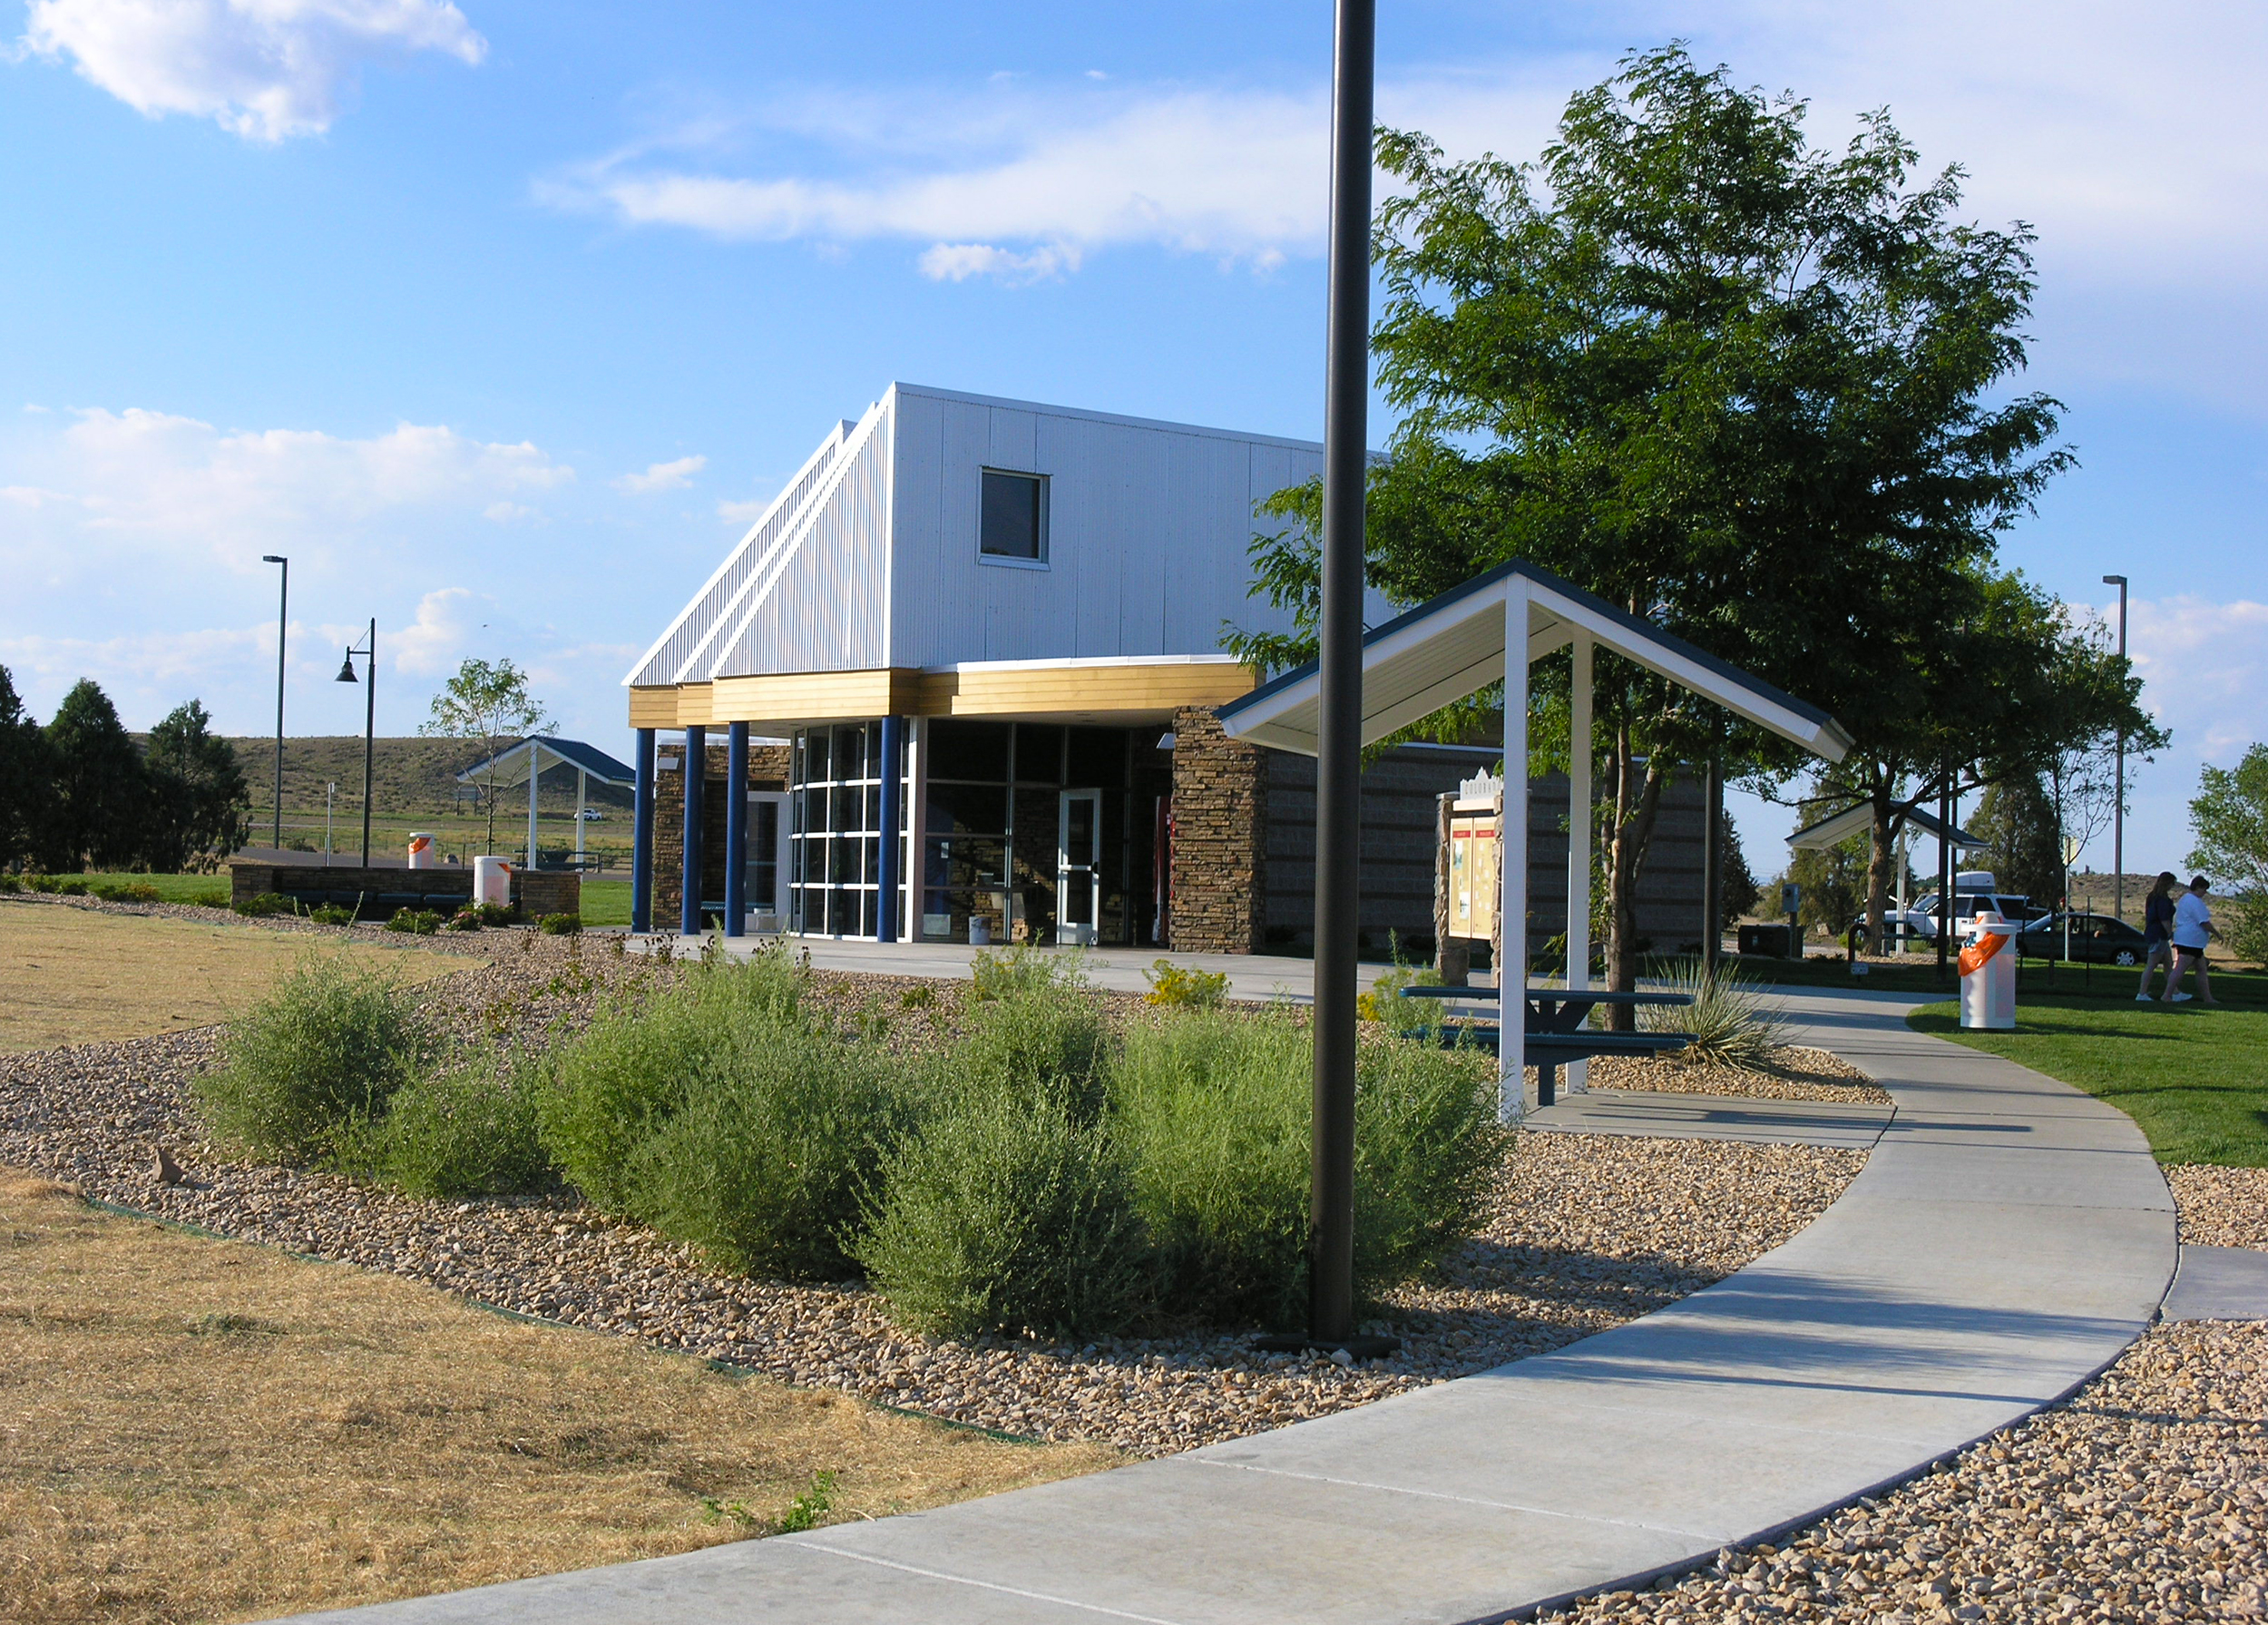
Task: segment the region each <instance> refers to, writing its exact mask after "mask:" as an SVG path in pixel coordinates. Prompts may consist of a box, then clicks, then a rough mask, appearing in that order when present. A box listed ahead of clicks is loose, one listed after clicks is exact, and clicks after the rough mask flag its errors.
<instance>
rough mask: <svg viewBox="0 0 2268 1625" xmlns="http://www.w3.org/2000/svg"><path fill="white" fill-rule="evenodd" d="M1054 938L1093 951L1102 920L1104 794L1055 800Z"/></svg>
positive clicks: (1070, 794) (1074, 793)
mask: <svg viewBox="0 0 2268 1625" xmlns="http://www.w3.org/2000/svg"><path fill="white" fill-rule="evenodd" d="M1055 909H1056V920H1055V940H1056V941H1058V942H1060V943H1062V944H1063V945H1066V946H1069V947H1081V948H1085V947H1092V946H1093V945H1095V943H1096V941H1097V940H1098V938H1097V928H1098V926H1099V925H1100V921H1101V918H1102V792H1101V791H1100V790H1065V791H1064V792H1063V793H1062V794H1061V796H1059V797H1057V798H1056V814H1055Z"/></svg>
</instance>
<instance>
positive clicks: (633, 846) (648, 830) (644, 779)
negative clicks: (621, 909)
mask: <svg viewBox="0 0 2268 1625" xmlns="http://www.w3.org/2000/svg"><path fill="white" fill-rule="evenodd" d="M653 759H654V730H653V729H650V728H641V729H639V730H638V784H637V788H635V789H633V790H632V791H631V815H630V817H631V823H630V928H631V930H632V931H636V932H640V933H643V932H648V931H651V930H652V929H653V790H654V785H653Z"/></svg>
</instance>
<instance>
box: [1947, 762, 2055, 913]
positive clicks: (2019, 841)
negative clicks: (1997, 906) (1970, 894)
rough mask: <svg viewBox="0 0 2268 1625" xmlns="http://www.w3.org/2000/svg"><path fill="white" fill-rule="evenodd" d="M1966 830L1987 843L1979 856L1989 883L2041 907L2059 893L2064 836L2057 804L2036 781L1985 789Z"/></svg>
mask: <svg viewBox="0 0 2268 1625" xmlns="http://www.w3.org/2000/svg"><path fill="white" fill-rule="evenodd" d="M1969 832H1970V834H1971V835H1974V836H1978V837H1981V838H1982V839H1984V840H1986V841H1988V842H1989V843H1990V845H1989V846H1988V847H1986V848H1985V849H1984V852H1983V854H1982V857H1983V859H1984V865H1983V866H1985V867H1987V868H1989V869H1990V870H1991V871H1992V879H1993V884H1994V885H1995V886H1997V887H1999V890H2001V891H2004V892H2020V893H2022V894H2023V895H2024V896H2028V897H2029V898H2030V899H2031V900H2032V902H2033V903H2034V904H2035V905H2038V907H2041V908H2048V907H2052V906H2054V905H2056V902H2057V899H2058V898H2059V897H2061V896H2062V895H2063V837H2062V835H2061V833H2060V832H2059V831H2058V827H2057V823H2056V809H2055V804H2054V803H2053V802H2052V801H2051V800H2049V799H2048V792H2047V791H2046V790H2045V789H2043V788H2041V787H2040V783H2039V780H2038V779H2037V778H2013V779H2009V780H2007V781H2005V782H2003V783H2000V784H1995V785H1988V786H1987V787H1986V788H1985V793H1984V799H1983V800H1982V801H1981V802H1980V803H1979V804H1978V807H1977V816H1976V817H1974V818H1972V819H1970V823H1969Z"/></svg>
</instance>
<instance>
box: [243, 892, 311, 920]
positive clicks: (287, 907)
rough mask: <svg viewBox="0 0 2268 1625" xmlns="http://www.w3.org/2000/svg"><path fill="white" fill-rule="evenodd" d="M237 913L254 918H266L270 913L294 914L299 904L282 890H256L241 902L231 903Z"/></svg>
mask: <svg viewBox="0 0 2268 1625" xmlns="http://www.w3.org/2000/svg"><path fill="white" fill-rule="evenodd" d="M230 907H232V908H234V909H235V910H236V912H237V913H239V914H241V915H251V916H252V917H253V918H254V919H266V918H267V917H268V916H269V915H279V914H292V913H295V912H297V905H295V904H294V903H293V902H292V901H291V899H290V898H288V897H287V896H284V895H283V894H282V893H281V892H254V893H253V894H252V895H251V896H249V897H247V898H245V899H244V901H243V902H241V903H233V904H230Z"/></svg>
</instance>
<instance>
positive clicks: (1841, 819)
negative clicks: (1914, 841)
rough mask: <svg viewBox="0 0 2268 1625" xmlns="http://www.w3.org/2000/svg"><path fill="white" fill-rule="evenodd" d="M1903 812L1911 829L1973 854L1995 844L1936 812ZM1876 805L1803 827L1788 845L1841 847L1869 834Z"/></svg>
mask: <svg viewBox="0 0 2268 1625" xmlns="http://www.w3.org/2000/svg"><path fill="white" fill-rule="evenodd" d="M1903 811H1904V813H1905V815H1906V823H1907V825H1908V827H1911V828H1913V829H1918V830H1920V831H1921V833H1922V834H1923V835H1926V836H1931V837H1938V838H1940V839H1950V841H1951V842H1952V844H1953V845H1954V846H1956V847H1961V848H1962V849H1963V850H1965V851H1972V852H1973V851H1975V850H1977V849H1979V848H1980V847H1989V846H1990V845H1991V844H1992V843H1991V842H1989V841H1988V840H1985V839H1983V838H1982V837H1979V836H1973V835H1971V834H1970V833H1969V832H1968V831H1967V830H1966V829H1962V828H1960V827H1955V826H1950V825H1948V824H1947V823H1946V822H1945V821H1944V820H1943V819H1942V818H1940V817H1938V816H1937V815H1936V814H1935V813H1932V812H1925V811H1924V810H1922V809H1921V808H1919V807H1906V808H1903ZM1873 824H1874V807H1873V804H1872V802H1868V801H1862V802H1860V803H1859V804H1858V805H1857V806H1856V807H1846V808H1843V810H1842V811H1841V812H1839V813H1836V814H1835V815H1834V816H1833V817H1826V818H1822V819H1820V820H1819V822H1818V823H1816V824H1806V825H1804V827H1803V828H1801V829H1799V830H1797V831H1796V832H1795V833H1794V835H1791V836H1790V837H1787V844H1788V845H1789V846H1791V847H1799V848H1805V849H1808V848H1812V847H1838V846H1841V845H1842V844H1843V842H1844V841H1847V840H1849V839H1850V838H1851V837H1853V836H1854V835H1863V834H1865V833H1866V832H1867V831H1868V830H1869V829H1871V828H1872V827H1873Z"/></svg>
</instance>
